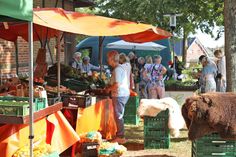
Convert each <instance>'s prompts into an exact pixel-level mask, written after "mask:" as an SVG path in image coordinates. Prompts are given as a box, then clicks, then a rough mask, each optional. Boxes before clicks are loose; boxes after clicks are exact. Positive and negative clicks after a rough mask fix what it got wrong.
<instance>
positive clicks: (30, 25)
mask: <svg viewBox="0 0 236 157" xmlns="http://www.w3.org/2000/svg"><path fill="white" fill-rule="evenodd" d="M32 32H33V23H32V22H29V23H28V44H29V104H30V108H29V111H30V113H29V116H30V127H29V140H30V157H33V156H34V154H33V139H34V128H33V123H34V111H33V96H34V95H33V89H34V86H33V33H32Z"/></svg>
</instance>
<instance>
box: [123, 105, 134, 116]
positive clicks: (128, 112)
mask: <svg viewBox="0 0 236 157" xmlns="http://www.w3.org/2000/svg"><path fill="white" fill-rule="evenodd" d="M124 115H127V116H129V115H137V108H134V107H125V113H124Z"/></svg>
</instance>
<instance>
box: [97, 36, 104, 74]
mask: <svg viewBox="0 0 236 157" xmlns="http://www.w3.org/2000/svg"><path fill="white" fill-rule="evenodd" d="M104 39H105V37H101V36H100V37H99V43H98V46H99V64H100V74H102V59H103V57H102V56H103V47H102V45H103V41H104ZM100 76H101V75H100Z"/></svg>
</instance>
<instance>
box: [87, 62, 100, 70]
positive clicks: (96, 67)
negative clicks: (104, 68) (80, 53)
mask: <svg viewBox="0 0 236 157" xmlns="http://www.w3.org/2000/svg"><path fill="white" fill-rule="evenodd" d="M89 66H90V68H91V70H100V67H98V66H95V65H93V64H90V63H89Z"/></svg>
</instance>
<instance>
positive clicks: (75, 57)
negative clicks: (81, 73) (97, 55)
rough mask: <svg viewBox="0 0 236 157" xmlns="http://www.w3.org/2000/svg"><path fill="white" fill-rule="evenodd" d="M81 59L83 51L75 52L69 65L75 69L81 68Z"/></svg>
mask: <svg viewBox="0 0 236 157" xmlns="http://www.w3.org/2000/svg"><path fill="white" fill-rule="evenodd" d="M80 60H81V53H80V52H75V53H74V55H73V58H72V60H71V61H70V63H69V65H70V66H71V67H73V68H75V69H79V65H80V64H81V62H80Z"/></svg>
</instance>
